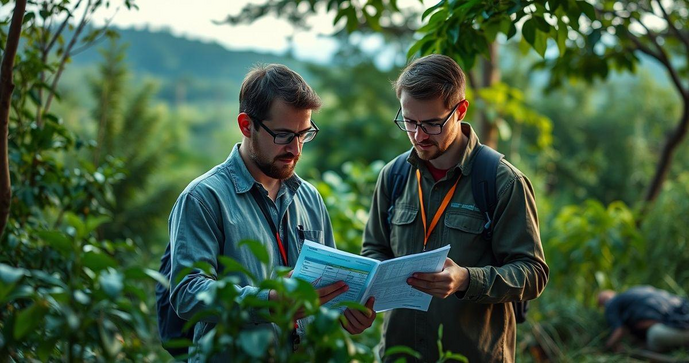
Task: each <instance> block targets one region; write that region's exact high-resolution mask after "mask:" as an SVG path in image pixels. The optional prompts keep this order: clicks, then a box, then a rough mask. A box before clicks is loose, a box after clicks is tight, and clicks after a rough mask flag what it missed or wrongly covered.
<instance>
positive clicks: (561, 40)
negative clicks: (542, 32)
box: [557, 20, 568, 56]
mask: <svg viewBox="0 0 689 363" xmlns="http://www.w3.org/2000/svg"><path fill="white" fill-rule="evenodd" d="M567 32H568V31H567V24H565V23H564V22H563V21H562V20H559V21H558V23H557V49H558V50H559V51H560V56H562V55H564V54H565V51H566V50H567Z"/></svg>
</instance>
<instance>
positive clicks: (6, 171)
mask: <svg viewBox="0 0 689 363" xmlns="http://www.w3.org/2000/svg"><path fill="white" fill-rule="evenodd" d="M25 9H26V0H17V3H16V5H15V7H14V12H13V13H12V22H11V23H10V30H9V33H8V34H7V40H6V43H5V46H4V51H3V52H2V63H1V65H0V125H1V126H0V237H1V236H2V234H3V232H4V231H5V226H6V225H7V218H8V217H9V215H10V201H11V200H12V181H11V180H10V162H9V158H8V148H7V145H8V143H7V136H8V132H9V129H8V126H9V122H10V108H11V107H12V105H11V103H12V92H13V91H14V81H13V68H14V57H15V56H16V55H17V48H18V47H19V38H21V32H22V23H23V21H24V10H25Z"/></svg>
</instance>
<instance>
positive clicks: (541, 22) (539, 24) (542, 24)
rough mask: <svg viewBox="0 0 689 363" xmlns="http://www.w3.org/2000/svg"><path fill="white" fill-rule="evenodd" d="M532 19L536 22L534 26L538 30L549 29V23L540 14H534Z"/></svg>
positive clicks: (547, 30) (546, 30) (545, 30)
mask: <svg viewBox="0 0 689 363" xmlns="http://www.w3.org/2000/svg"><path fill="white" fill-rule="evenodd" d="M532 19H533V20H534V22H535V24H536V28H538V29H539V30H540V31H542V32H545V33H547V32H549V31H550V24H548V22H547V21H545V19H544V18H543V17H542V16H537V15H534V16H533V17H532Z"/></svg>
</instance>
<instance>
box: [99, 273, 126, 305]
mask: <svg viewBox="0 0 689 363" xmlns="http://www.w3.org/2000/svg"><path fill="white" fill-rule="evenodd" d="M99 282H100V287H101V289H103V291H104V292H105V293H106V294H107V295H108V296H110V297H111V298H112V299H116V298H117V297H118V296H120V293H121V292H122V289H123V288H124V282H123V279H122V274H121V273H119V272H117V271H115V270H108V271H107V272H105V273H104V274H102V275H100V278H99Z"/></svg>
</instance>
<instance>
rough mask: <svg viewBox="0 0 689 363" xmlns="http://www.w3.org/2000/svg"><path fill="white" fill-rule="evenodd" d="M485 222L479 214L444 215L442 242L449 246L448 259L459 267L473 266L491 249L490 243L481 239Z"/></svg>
mask: <svg viewBox="0 0 689 363" xmlns="http://www.w3.org/2000/svg"><path fill="white" fill-rule="evenodd" d="M485 223H486V221H485V220H484V219H483V218H481V215H480V214H475V213H469V212H449V213H447V214H446V215H445V227H446V228H445V233H444V236H443V237H444V238H443V240H444V241H443V242H444V243H445V244H450V245H451V249H450V256H449V257H450V258H452V260H454V261H455V263H457V264H458V265H460V266H475V265H476V264H477V263H478V261H479V260H480V259H481V257H482V256H483V255H484V253H486V251H488V250H489V249H490V248H491V244H490V241H486V240H484V239H483V236H482V233H483V228H484V225H485Z"/></svg>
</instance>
